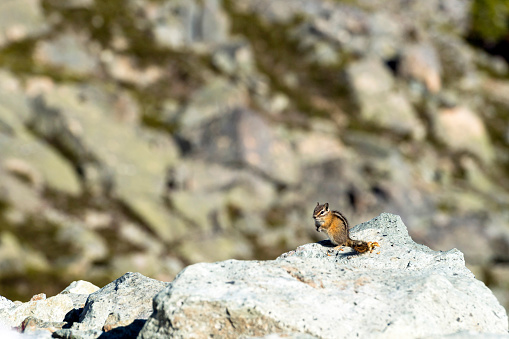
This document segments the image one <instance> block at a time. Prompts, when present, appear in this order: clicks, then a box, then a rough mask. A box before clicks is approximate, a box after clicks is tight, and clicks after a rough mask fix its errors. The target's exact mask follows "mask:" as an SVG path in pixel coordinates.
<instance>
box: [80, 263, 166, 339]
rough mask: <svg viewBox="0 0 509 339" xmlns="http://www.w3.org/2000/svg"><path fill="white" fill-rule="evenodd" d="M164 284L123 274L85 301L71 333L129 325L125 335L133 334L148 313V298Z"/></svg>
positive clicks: (149, 308)
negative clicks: (128, 332) (73, 331)
mask: <svg viewBox="0 0 509 339" xmlns="http://www.w3.org/2000/svg"><path fill="white" fill-rule="evenodd" d="M167 284H168V283H165V282H162V281H158V280H154V279H150V278H147V277H145V276H143V275H141V274H140V273H131V272H130V273H126V274H125V275H123V276H122V277H120V278H118V279H116V280H115V281H113V282H111V283H110V284H108V285H106V286H104V287H103V288H101V289H100V290H98V291H96V292H94V293H92V294H91V295H90V296H89V297H88V299H87V303H86V304H85V307H84V308H83V311H82V312H81V314H80V316H79V320H78V321H77V322H75V323H74V324H73V325H72V329H73V330H78V331H77V332H78V333H79V332H81V331H89V330H101V331H105V332H109V331H111V330H114V329H115V328H117V327H129V325H132V328H129V329H128V331H130V332H136V331H135V330H134V328H137V330H138V331H139V329H140V328H141V326H142V325H143V323H144V320H145V319H147V318H148V317H149V316H150V314H151V313H152V298H153V297H154V296H155V295H156V293H158V292H159V291H161V289H163V288H164V287H166V286H167ZM129 336H133V335H132V334H131V335H129ZM134 336H135V334H134Z"/></svg>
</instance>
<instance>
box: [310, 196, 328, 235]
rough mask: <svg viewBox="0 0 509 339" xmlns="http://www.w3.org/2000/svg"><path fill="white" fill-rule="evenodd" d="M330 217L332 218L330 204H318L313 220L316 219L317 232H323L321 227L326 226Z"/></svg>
mask: <svg viewBox="0 0 509 339" xmlns="http://www.w3.org/2000/svg"><path fill="white" fill-rule="evenodd" d="M328 217H330V210H329V203H325V204H323V205H320V203H319V202H317V203H316V207H315V210H314V211H313V219H315V226H316V231H317V232H320V231H322V228H321V227H322V226H323V224H325V222H326V219H327V218H328Z"/></svg>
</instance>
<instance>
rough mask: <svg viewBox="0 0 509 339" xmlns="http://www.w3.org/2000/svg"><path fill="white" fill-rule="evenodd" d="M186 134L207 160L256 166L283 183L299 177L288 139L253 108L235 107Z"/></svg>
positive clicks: (294, 181) (241, 165)
mask: <svg viewBox="0 0 509 339" xmlns="http://www.w3.org/2000/svg"><path fill="white" fill-rule="evenodd" d="M183 135H184V136H185V137H187V139H188V140H190V142H191V144H192V146H193V147H194V150H192V152H193V153H194V154H196V155H197V156H199V157H201V158H204V159H206V160H207V161H211V162H217V163H221V164H224V165H227V166H230V167H239V166H240V167H244V168H249V169H253V170H255V171H256V172H259V173H261V174H262V175H264V176H268V177H269V178H271V179H272V180H275V181H277V182H281V183H284V184H292V183H296V181H297V180H298V179H299V171H298V167H297V164H296V162H295V157H294V155H293V152H292V150H291V148H290V146H289V143H288V142H286V140H284V139H283V138H280V137H279V136H278V135H277V134H276V133H275V131H274V130H273V129H272V128H271V126H270V124H269V123H268V121H266V120H265V119H264V118H263V117H262V116H261V115H260V114H258V113H256V112H253V111H251V110H248V109H245V108H236V109H233V110H231V111H229V112H228V113H226V114H223V115H222V116H220V117H218V118H213V119H210V120H208V121H206V122H204V123H203V124H202V125H201V126H197V128H194V129H189V130H186V131H184V133H183Z"/></svg>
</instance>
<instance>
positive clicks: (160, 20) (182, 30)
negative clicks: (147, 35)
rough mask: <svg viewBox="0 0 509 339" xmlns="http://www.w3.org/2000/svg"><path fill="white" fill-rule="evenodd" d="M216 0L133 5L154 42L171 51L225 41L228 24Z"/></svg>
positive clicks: (218, 1)
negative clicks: (140, 14) (142, 16)
mask: <svg viewBox="0 0 509 339" xmlns="http://www.w3.org/2000/svg"><path fill="white" fill-rule="evenodd" d="M221 2H222V1H220V0H207V1H202V2H198V1H187V0H185V1H182V0H178V1H167V2H163V3H160V4H151V5H150V6H149V5H148V4H147V2H146V1H137V2H133V6H134V8H135V10H138V12H141V13H143V14H144V19H145V21H146V22H145V24H146V25H147V26H148V28H149V29H150V30H151V31H152V33H153V35H154V37H155V40H156V42H157V43H158V44H159V45H161V46H164V47H170V48H174V49H183V48H189V47H191V48H194V47H199V46H206V45H214V44H217V43H221V42H224V41H225V40H226V36H227V32H228V27H229V21H228V17H227V16H226V15H225V13H224V12H223V11H222V9H221Z"/></svg>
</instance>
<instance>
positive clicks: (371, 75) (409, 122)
mask: <svg viewBox="0 0 509 339" xmlns="http://www.w3.org/2000/svg"><path fill="white" fill-rule="evenodd" d="M346 77H347V82H348V87H349V88H350V89H351V91H352V97H353V100H354V102H355V103H356V105H357V107H358V109H359V119H360V120H361V121H363V122H364V123H366V124H369V125H371V126H376V127H381V128H384V129H389V130H391V131H392V132H395V133H398V134H407V135H412V136H413V137H415V138H422V137H423V135H424V127H423V126H422V125H421V123H420V121H419V119H418V118H417V114H416V113H415V111H414V109H413V107H412V106H411V105H410V102H409V101H408V99H407V98H406V97H405V96H403V95H402V94H401V93H399V92H398V91H395V89H394V85H395V82H394V77H393V76H392V74H391V73H390V72H389V69H388V68H387V67H385V66H384V65H383V64H382V62H381V61H379V60H377V59H368V60H361V61H357V62H354V63H352V64H350V65H349V66H348V67H347V70H346Z"/></svg>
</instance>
